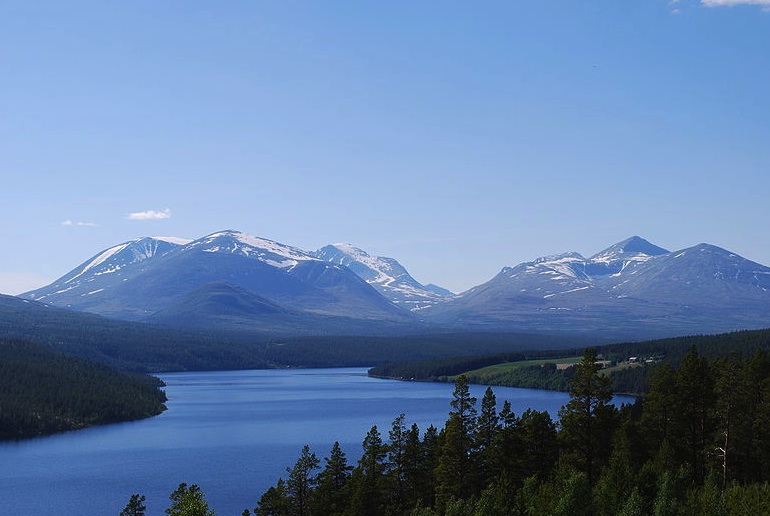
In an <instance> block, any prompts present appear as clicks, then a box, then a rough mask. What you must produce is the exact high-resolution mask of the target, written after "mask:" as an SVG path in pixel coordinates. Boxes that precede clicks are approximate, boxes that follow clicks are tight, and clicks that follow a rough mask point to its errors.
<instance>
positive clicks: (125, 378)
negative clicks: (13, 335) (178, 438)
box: [0, 338, 166, 439]
mask: <svg viewBox="0 0 770 516" xmlns="http://www.w3.org/2000/svg"><path fill="white" fill-rule="evenodd" d="M165 401H166V395H165V393H164V392H163V390H162V382H161V381H160V380H158V379H157V378H154V377H150V376H146V375H140V374H134V373H126V372H119V371H115V370H113V369H110V368H109V367H107V366H105V365H103V364H98V363H95V362H93V361H90V360H86V359H83V358H77V357H72V356H68V355H65V354H63V353H60V352H56V351H53V350H51V349H49V348H47V347H45V346H42V345H39V344H35V343H32V342H27V341H22V340H17V339H8V338H0V439H21V438H26V437H34V436H39V435H46V434H51V433H54V432H62V431H66V430H74V429H78V428H84V427H87V426H91V425H99V424H105V423H113V422H118V421H130V420H134V419H141V418H145V417H149V416H153V415H156V414H159V413H161V412H162V411H163V410H165V405H164V403H165Z"/></svg>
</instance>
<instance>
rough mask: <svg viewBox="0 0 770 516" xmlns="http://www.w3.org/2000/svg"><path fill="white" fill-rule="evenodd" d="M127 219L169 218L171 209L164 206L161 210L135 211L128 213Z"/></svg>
mask: <svg viewBox="0 0 770 516" xmlns="http://www.w3.org/2000/svg"><path fill="white" fill-rule="evenodd" d="M126 218H127V219H128V220H162V219H170V218H171V210H170V209H169V208H166V209H165V210H163V211H155V210H147V211H137V212H134V213H129V214H128V216H126Z"/></svg>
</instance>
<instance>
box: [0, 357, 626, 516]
mask: <svg viewBox="0 0 770 516" xmlns="http://www.w3.org/2000/svg"><path fill="white" fill-rule="evenodd" d="M159 376H160V377H161V378H162V379H163V380H164V381H165V382H166V383H167V385H168V386H167V388H166V393H167V395H168V398H169V402H168V410H167V411H166V412H164V413H163V414H161V415H160V416H157V417H154V418H151V419H147V420H144V421H137V422H131V423H122V424H116V425H107V426H102V427H97V428H90V429H86V430H80V431H76V432H69V433H66V434H60V435H56V436H51V437H45V438H40V439H33V440H29V441H22V442H15V443H4V444H0V500H2V503H0V515H14V516H19V515H28V514H29V515H31V514H46V513H50V512H51V510H54V512H53V513H54V514H57V515H59V516H70V515H71V516H75V515H77V516H82V515H84V514H85V515H115V516H117V515H118V514H119V513H120V511H121V510H122V509H123V507H125V505H126V503H127V502H128V499H129V497H130V496H131V494H133V493H141V494H143V495H145V496H146V497H147V501H146V505H147V508H148V514H149V515H162V514H163V511H164V510H165V509H166V508H167V507H168V506H169V504H170V502H169V499H168V496H169V495H170V494H171V492H172V491H174V489H176V487H177V485H178V484H179V483H180V482H186V483H188V484H198V485H199V486H200V487H201V489H202V490H203V492H204V493H205V495H206V499H207V500H208V501H209V504H210V506H211V507H212V508H213V509H214V510H215V511H216V514H217V516H231V515H232V516H239V515H240V514H241V513H242V511H243V509H246V508H249V509H253V508H254V507H255V506H256V503H257V501H258V500H259V497H260V496H261V494H262V493H263V492H264V491H265V489H267V488H268V487H270V486H271V485H273V484H275V482H276V481H277V479H278V478H279V477H281V476H283V477H284V478H285V477H286V474H285V473H286V468H287V467H288V466H291V465H293V463H294V461H295V460H296V459H297V457H298V456H299V452H300V450H301V448H302V446H303V445H304V444H309V445H310V447H311V450H312V451H313V452H315V453H316V455H318V457H319V458H320V459H323V457H325V456H327V455H328V453H329V450H330V449H331V446H332V444H333V443H334V441H339V442H340V445H341V446H342V449H343V450H344V451H345V453H346V454H347V456H348V460H349V462H350V463H351V464H355V462H356V461H357V459H358V458H359V456H360V453H361V441H362V440H363V438H364V436H365V434H366V432H367V431H368V430H369V429H370V428H371V426H372V425H377V427H378V428H379V430H380V432H381V433H382V435H383V439H385V440H387V432H388V430H389V429H390V426H391V423H392V421H393V419H394V418H395V417H396V416H398V415H399V414H401V413H404V414H406V420H407V424H408V425H411V424H412V423H417V424H418V425H419V427H420V430H421V432H424V431H425V429H426V428H427V427H428V426H429V425H431V424H433V425H435V426H436V427H441V426H442V425H443V423H444V421H445V420H446V418H447V415H448V412H449V401H450V400H451V398H452V390H453V385H450V384H436V383H416V382H399V381H394V380H382V379H374V378H369V377H367V376H366V370H365V369H304V370H257V371H225V372H221V371H216V372H194V373H170V374H163V375H159ZM484 389H485V387H482V386H472V389H471V392H472V394H473V395H474V396H476V397H477V398H479V400H480V399H481V397H482V395H483V392H484ZM493 390H494V392H495V395H496V396H497V401H498V404H499V405H502V402H503V401H504V400H509V401H510V402H511V405H512V407H513V410H514V412H515V413H516V414H517V415H519V414H521V412H523V411H524V410H526V409H527V408H529V407H531V408H534V409H537V410H547V411H548V412H549V413H551V415H552V417H554V419H555V418H556V414H557V412H558V410H559V408H560V407H561V406H562V405H564V404H565V403H566V402H567V401H568V399H569V398H568V396H567V395H566V394H564V393H557V392H550V391H541V390H532V389H511V388H503V387H495V388H493ZM630 401H632V400H631V398H616V400H615V402H618V403H619V402H630ZM322 464H323V461H322Z"/></svg>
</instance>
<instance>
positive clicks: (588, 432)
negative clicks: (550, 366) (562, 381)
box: [559, 348, 615, 485]
mask: <svg viewBox="0 0 770 516" xmlns="http://www.w3.org/2000/svg"><path fill="white" fill-rule="evenodd" d="M576 367H577V370H576V372H575V376H573V378H572V383H571V385H570V390H569V394H570V401H569V402H568V403H567V405H565V406H564V407H562V409H561V410H560V411H559V418H560V421H561V432H560V434H559V436H560V438H562V441H563V443H564V451H565V458H567V459H568V460H569V462H570V463H571V464H573V465H574V466H575V467H576V468H577V469H578V470H579V471H582V472H583V473H585V474H586V478H587V480H588V482H589V484H591V485H593V483H594V482H595V481H596V479H597V478H598V475H599V471H600V468H601V466H602V464H603V463H604V462H605V461H606V460H607V459H608V458H609V453H610V446H609V443H610V439H611V436H612V433H613V430H614V428H613V419H614V415H615V408H614V407H613V406H612V405H610V404H609V402H610V400H611V399H612V391H611V389H610V384H611V382H610V379H609V377H607V376H605V375H602V374H600V370H601V365H599V364H598V363H597V354H596V349H594V348H589V349H587V350H586V351H585V354H584V355H583V358H582V359H581V361H580V363H578V364H577V366H576Z"/></svg>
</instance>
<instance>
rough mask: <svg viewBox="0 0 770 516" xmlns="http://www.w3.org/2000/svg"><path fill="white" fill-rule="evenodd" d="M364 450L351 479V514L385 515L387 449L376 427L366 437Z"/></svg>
mask: <svg viewBox="0 0 770 516" xmlns="http://www.w3.org/2000/svg"><path fill="white" fill-rule="evenodd" d="M363 448H364V452H363V454H362V455H361V459H360V460H359V461H358V466H357V467H356V468H355V469H354V470H353V475H352V477H351V484H352V486H353V494H352V498H351V512H352V514H367V515H371V516H378V515H381V514H384V513H385V489H384V478H385V456H386V453H387V449H386V447H385V445H384V444H383V442H382V436H381V435H380V432H379V430H378V429H377V426H376V425H375V426H373V427H372V428H371V429H370V430H369V432H367V434H366V437H364V441H363Z"/></svg>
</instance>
